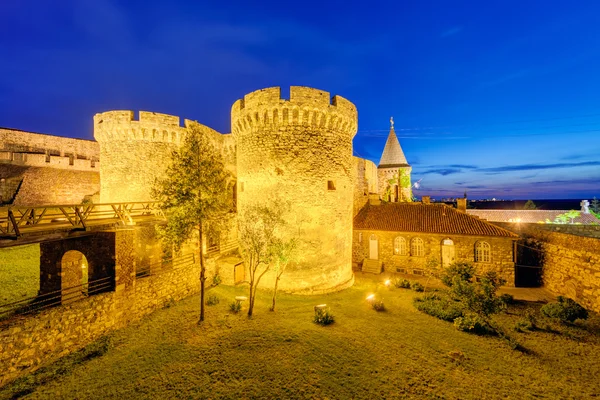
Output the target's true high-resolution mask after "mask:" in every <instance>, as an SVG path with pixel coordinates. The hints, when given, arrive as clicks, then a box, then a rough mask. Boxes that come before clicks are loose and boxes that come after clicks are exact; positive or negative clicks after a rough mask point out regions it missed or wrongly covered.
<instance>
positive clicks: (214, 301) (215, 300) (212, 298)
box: [206, 294, 219, 306]
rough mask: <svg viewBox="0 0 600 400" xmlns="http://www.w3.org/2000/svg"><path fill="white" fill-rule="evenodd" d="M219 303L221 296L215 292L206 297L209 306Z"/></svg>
mask: <svg viewBox="0 0 600 400" xmlns="http://www.w3.org/2000/svg"><path fill="white" fill-rule="evenodd" d="M217 304H219V297H217V296H216V295H214V294H211V295H210V296H208V298H207V299H206V305H207V306H216V305H217Z"/></svg>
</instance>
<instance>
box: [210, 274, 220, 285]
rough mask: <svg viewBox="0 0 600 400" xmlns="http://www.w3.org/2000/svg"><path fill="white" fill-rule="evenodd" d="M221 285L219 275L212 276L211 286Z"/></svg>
mask: <svg viewBox="0 0 600 400" xmlns="http://www.w3.org/2000/svg"><path fill="white" fill-rule="evenodd" d="M220 283H221V276H220V275H219V274H214V275H213V282H212V284H213V286H219V284H220Z"/></svg>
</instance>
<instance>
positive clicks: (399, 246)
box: [394, 236, 406, 256]
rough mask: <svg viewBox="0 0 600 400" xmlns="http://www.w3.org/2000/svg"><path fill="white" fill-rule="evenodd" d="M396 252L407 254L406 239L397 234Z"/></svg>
mask: <svg viewBox="0 0 600 400" xmlns="http://www.w3.org/2000/svg"><path fill="white" fill-rule="evenodd" d="M394 254H395V255H397V256H405V255H406V239H404V238H403V237H402V236H396V238H395V239H394Z"/></svg>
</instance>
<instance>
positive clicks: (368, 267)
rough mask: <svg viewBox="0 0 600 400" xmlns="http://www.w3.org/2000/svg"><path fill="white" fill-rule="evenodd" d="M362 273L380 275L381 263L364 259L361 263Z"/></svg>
mask: <svg viewBox="0 0 600 400" xmlns="http://www.w3.org/2000/svg"><path fill="white" fill-rule="evenodd" d="M362 272H368V273H370V274H380V273H381V261H379V260H371V259H369V258H365V260H364V261H363V265H362Z"/></svg>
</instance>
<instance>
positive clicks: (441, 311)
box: [414, 293, 463, 322]
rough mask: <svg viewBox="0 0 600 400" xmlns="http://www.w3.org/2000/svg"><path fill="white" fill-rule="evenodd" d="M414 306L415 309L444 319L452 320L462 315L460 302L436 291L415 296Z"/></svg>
mask: <svg viewBox="0 0 600 400" xmlns="http://www.w3.org/2000/svg"><path fill="white" fill-rule="evenodd" d="M414 306H415V308H416V309H417V310H419V311H422V312H424V313H425V314H429V315H431V316H432V317H436V318H439V319H441V320H444V321H449V322H453V321H454V320H455V319H456V318H458V317H461V316H462V315H463V311H462V308H461V307H460V303H458V302H456V301H453V300H452V299H450V298H448V297H446V296H442V295H440V294H438V293H429V294H425V295H424V296H421V297H416V298H415V300H414Z"/></svg>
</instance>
